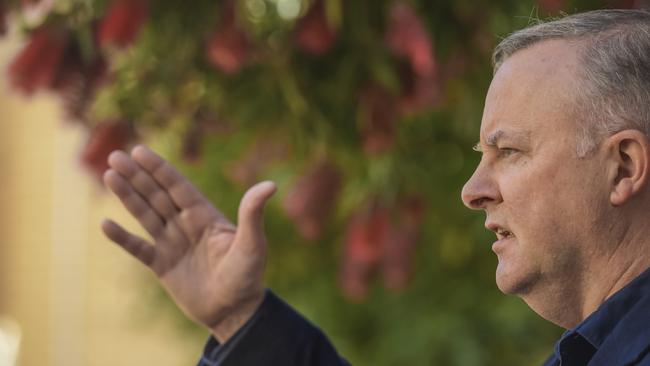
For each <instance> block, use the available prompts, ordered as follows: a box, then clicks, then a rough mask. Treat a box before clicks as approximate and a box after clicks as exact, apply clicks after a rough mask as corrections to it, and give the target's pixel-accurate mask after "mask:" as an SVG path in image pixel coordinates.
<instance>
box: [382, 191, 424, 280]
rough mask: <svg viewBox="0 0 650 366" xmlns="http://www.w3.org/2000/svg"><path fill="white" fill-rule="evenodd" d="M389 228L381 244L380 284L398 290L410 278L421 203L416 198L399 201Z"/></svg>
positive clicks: (420, 216)
mask: <svg viewBox="0 0 650 366" xmlns="http://www.w3.org/2000/svg"><path fill="white" fill-rule="evenodd" d="M393 211H395V212H396V214H395V215H394V216H393V217H394V221H393V225H391V227H390V233H389V234H388V235H386V236H385V238H386V239H385V240H384V241H383V256H382V272H383V277H384V284H385V285H386V287H388V288H389V289H392V290H401V289H403V288H404V287H405V286H406V285H407V284H408V281H409V279H410V277H411V272H412V268H413V255H414V252H415V248H416V246H417V243H418V240H419V236H420V226H421V224H422V219H423V216H424V202H423V201H422V199H420V198H418V197H411V198H408V199H405V200H403V201H402V202H400V203H399V204H398V205H397V208H396V209H395V210H393Z"/></svg>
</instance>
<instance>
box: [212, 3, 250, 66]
mask: <svg viewBox="0 0 650 366" xmlns="http://www.w3.org/2000/svg"><path fill="white" fill-rule="evenodd" d="M207 56H208V59H209V60H210V62H211V63H212V64H213V65H215V66H216V67H218V68H219V69H221V71H223V72H224V73H226V74H235V73H237V72H238V71H239V70H240V69H241V68H242V67H243V66H244V65H245V64H246V63H247V62H248V61H249V59H250V56H251V42H250V39H249V38H248V34H246V32H245V31H244V30H243V29H242V28H241V26H240V25H239V24H238V23H237V14H236V7H235V3H234V2H233V1H232V0H229V1H226V2H224V5H223V7H222V12H221V17H220V22H219V26H218V28H217V30H216V31H215V32H214V33H213V34H212V36H211V37H210V39H209V40H208V44H207Z"/></svg>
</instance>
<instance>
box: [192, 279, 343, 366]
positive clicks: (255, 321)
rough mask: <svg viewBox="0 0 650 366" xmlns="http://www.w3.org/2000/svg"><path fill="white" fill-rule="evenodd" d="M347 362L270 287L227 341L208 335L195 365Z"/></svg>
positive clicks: (333, 364)
mask: <svg viewBox="0 0 650 366" xmlns="http://www.w3.org/2000/svg"><path fill="white" fill-rule="evenodd" d="M235 365H236V366H263V365H284V366H325V365H327V366H350V365H349V363H348V362H347V361H345V360H344V359H343V358H341V357H340V356H339V355H338V354H337V352H336V350H335V349H334V347H332V345H331V344H330V342H329V341H328V340H327V337H325V335H324V334H323V332H321V330H320V329H318V328H317V327H316V326H314V325H313V324H311V323H310V322H309V321H308V320H306V319H305V318H304V317H302V316H301V315H300V314H298V312H296V311H295V310H294V309H292V308H291V307H290V306H289V305H288V304H287V303H285V302H284V301H282V300H281V299H280V298H279V297H277V296H276V295H275V294H273V293H272V292H271V291H267V293H266V296H265V298H264V301H263V302H262V305H261V306H260V308H259V309H258V310H257V312H256V313H255V315H254V316H253V317H252V318H251V319H250V320H249V321H248V322H247V323H246V324H245V325H244V326H243V327H242V328H241V329H240V330H239V331H238V332H237V333H236V334H235V335H234V336H233V337H231V338H230V339H229V340H228V341H227V342H226V343H224V344H219V343H217V341H216V340H215V339H214V338H213V337H210V339H209V340H208V343H207V344H206V346H205V349H204V351H203V356H202V357H201V360H200V361H199V365H198V366H235Z"/></svg>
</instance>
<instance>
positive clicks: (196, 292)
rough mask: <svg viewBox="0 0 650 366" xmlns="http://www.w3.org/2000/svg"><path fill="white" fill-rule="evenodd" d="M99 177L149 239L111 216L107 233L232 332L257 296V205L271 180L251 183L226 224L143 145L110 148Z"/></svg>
mask: <svg viewBox="0 0 650 366" xmlns="http://www.w3.org/2000/svg"><path fill="white" fill-rule="evenodd" d="M108 163H109V166H110V169H109V170H107V171H106V173H104V183H105V184H106V185H107V186H108V187H109V188H110V189H111V191H113V193H115V194H116V195H117V197H118V198H119V199H120V200H121V201H122V203H123V204H124V206H125V207H126V209H127V210H128V211H129V212H130V213H131V214H132V215H133V216H134V217H135V218H136V219H137V220H138V222H139V223H140V224H141V225H142V227H143V228H144V229H145V230H146V231H147V232H148V233H149V234H150V235H151V237H152V238H153V244H152V243H149V242H148V241H146V240H145V239H143V238H140V237H138V236H136V235H133V234H132V233H129V232H128V231H126V230H125V229H123V228H122V227H121V226H120V225H118V224H117V223H115V222H113V221H111V220H108V219H107V220H104V222H102V229H103V231H104V233H105V234H106V236H108V238H110V239H111V240H112V241H114V242H115V243H117V244H119V245H120V246H121V247H122V248H124V249H125V250H126V251H127V252H129V253H130V254H131V255H133V256H134V257H136V258H138V259H139V260H140V261H141V262H142V263H144V264H145V265H146V266H148V267H149V268H151V270H153V272H154V273H155V274H156V275H157V276H158V278H159V279H160V282H161V283H162V285H163V287H164V288H165V289H166V290H167V292H168V293H169V295H170V296H171V297H172V298H173V300H174V301H175V302H176V304H177V305H178V306H179V307H180V308H181V309H182V310H183V311H184V312H185V314H186V315H187V316H189V317H190V318H191V319H193V320H194V321H196V322H198V323H200V324H203V325H204V326H206V327H208V328H210V329H211V331H212V333H213V335H214V336H215V337H216V338H217V340H219V341H220V342H224V341H225V340H227V339H228V338H229V337H230V336H232V335H233V334H234V333H235V332H236V331H237V329H239V328H240V327H241V326H242V325H243V324H244V323H245V322H246V321H247V320H248V319H249V318H250V317H251V316H252V315H253V314H254V312H255V310H256V309H257V308H258V307H259V305H260V304H261V302H262V300H263V298H264V285H263V274H264V267H265V262H266V238H265V235H264V230H263V210H264V205H265V203H266V201H267V200H268V199H269V197H271V195H272V194H273V193H274V192H275V189H276V187H275V185H274V184H273V183H272V182H268V181H267V182H262V183H258V184H257V185H255V186H253V187H252V188H250V189H249V190H248V191H247V192H246V193H245V194H244V197H243V198H242V200H241V203H240V206H239V212H238V226H235V225H233V224H232V223H231V222H230V221H228V219H227V218H225V217H224V215H223V214H222V213H221V212H219V211H218V210H217V209H216V208H215V207H214V206H213V205H212V204H211V203H210V202H209V201H208V200H207V199H206V198H205V197H204V196H203V195H202V194H201V193H200V192H199V191H198V190H197V189H196V188H195V187H194V186H193V185H192V184H191V183H190V182H189V181H188V180H187V179H186V178H185V177H183V176H182V175H181V174H180V173H179V172H178V171H176V170H175V169H174V168H173V167H172V166H171V165H170V164H169V163H167V162H166V161H165V160H163V159H162V158H161V157H160V156H158V155H156V154H155V153H154V152H153V151H151V150H150V149H148V148H147V147H144V146H136V147H135V148H134V149H133V150H132V151H131V155H128V154H126V153H124V152H122V151H115V152H113V153H112V154H111V155H110V156H109V158H108Z"/></svg>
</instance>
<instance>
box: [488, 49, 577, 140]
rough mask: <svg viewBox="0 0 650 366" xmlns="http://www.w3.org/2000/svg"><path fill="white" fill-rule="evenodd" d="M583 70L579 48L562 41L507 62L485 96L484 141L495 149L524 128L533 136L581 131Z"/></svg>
mask: <svg viewBox="0 0 650 366" xmlns="http://www.w3.org/2000/svg"><path fill="white" fill-rule="evenodd" d="M579 68H580V63H579V61H578V52H577V49H576V46H575V44H574V43H571V42H566V41H563V40H549V41H543V42H540V43H538V44H535V45H534V46H531V47H530V48H527V49H524V50H521V51H518V52H516V53H515V54H513V55H512V56H510V57H509V58H508V59H506V60H505V61H504V63H503V64H502V65H501V67H500V68H499V69H498V70H497V72H496V74H495V75H494V78H493V80H492V83H491V85H490V88H489V90H488V93H487V96H486V101H485V102H486V103H485V109H484V113H483V119H482V122H481V136H482V140H483V142H484V143H486V144H488V145H492V144H494V143H495V142H496V141H498V140H499V139H501V138H502V136H505V135H508V136H509V135H511V133H512V132H517V131H519V130H522V129H523V130H524V131H528V135H529V136H528V138H530V134H531V133H533V132H534V133H535V135H537V134H539V133H541V132H542V131H544V130H546V133H552V132H553V131H552V130H556V131H557V130H558V129H562V130H564V129H565V128H567V127H569V128H572V129H573V128H575V127H577V126H573V125H574V124H575V122H574V121H573V120H574V119H575V118H574V116H573V111H574V110H575V108H574V105H575V96H576V93H578V92H579V91H580V87H581V85H580V84H579V80H580V77H579V76H578V75H579V72H578V70H579ZM511 129H512V130H513V131H512V132H511V131H510V130H511ZM499 130H504V131H507V134H505V132H499ZM546 133H545V134H546ZM520 135H521V134H520ZM517 137H518V138H519V137H526V136H517Z"/></svg>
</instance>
